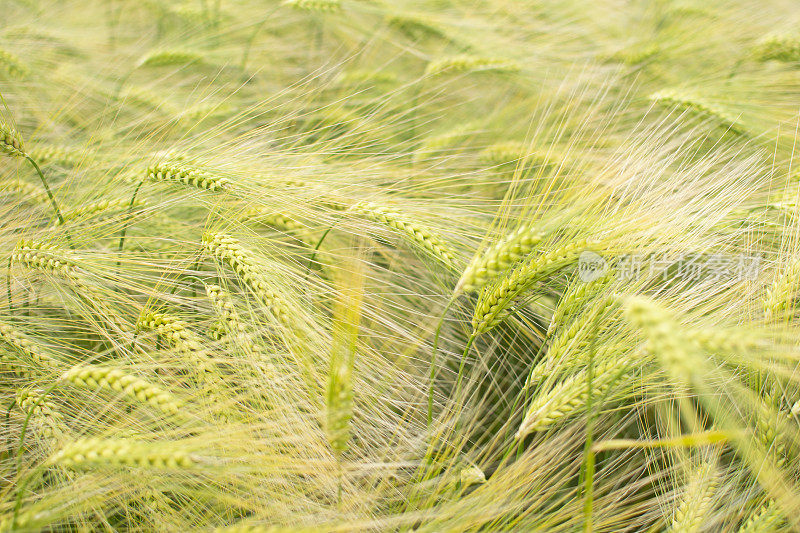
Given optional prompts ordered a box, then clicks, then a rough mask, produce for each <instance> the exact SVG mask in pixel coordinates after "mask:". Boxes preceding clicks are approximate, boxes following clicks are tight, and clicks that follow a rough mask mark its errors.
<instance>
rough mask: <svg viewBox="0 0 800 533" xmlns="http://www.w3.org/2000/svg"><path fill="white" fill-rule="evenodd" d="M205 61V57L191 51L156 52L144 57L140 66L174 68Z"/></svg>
mask: <svg viewBox="0 0 800 533" xmlns="http://www.w3.org/2000/svg"><path fill="white" fill-rule="evenodd" d="M202 61H203V56H202V55H200V54H199V53H197V52H193V51H191V50H180V49H170V50H156V51H154V52H150V53H148V54H146V55H145V56H143V57H142V58H141V59H140V60H139V66H144V67H172V66H177V65H190V64H193V63H200V62H202Z"/></svg>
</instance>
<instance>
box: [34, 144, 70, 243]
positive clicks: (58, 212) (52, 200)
mask: <svg viewBox="0 0 800 533" xmlns="http://www.w3.org/2000/svg"><path fill="white" fill-rule="evenodd" d="M25 159H27V160H28V162H29V163H30V164H31V165H33V168H34V169H36V173H37V174H39V178H41V180H42V185H44V191H45V192H46V193H47V197H48V198H50V203H51V204H52V206H53V211H55V213H56V217H57V218H58V223H59V224H61V225H62V226H64V225H65V224H66V222H64V217H63V216H61V210H60V209H59V208H58V202H56V198H55V196H53V191H51V190H50V185H48V184H47V180H46V179H45V177H44V174H43V173H42V169H40V168H39V165H37V164H36V161H34V160H33V158H32V157H31V156H29V155H27V154H26V155H25ZM64 231H65V232H66V234H67V242H68V243H69V247H70V248H72V249H73V250H74V249H75V247H74V246H73V245H72V237H71V236H70V234H69V230H64Z"/></svg>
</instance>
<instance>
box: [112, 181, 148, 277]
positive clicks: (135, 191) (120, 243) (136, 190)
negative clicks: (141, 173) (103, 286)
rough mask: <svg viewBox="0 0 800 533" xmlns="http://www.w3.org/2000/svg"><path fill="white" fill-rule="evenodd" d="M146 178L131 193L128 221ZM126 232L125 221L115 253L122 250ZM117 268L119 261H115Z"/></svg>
mask: <svg viewBox="0 0 800 533" xmlns="http://www.w3.org/2000/svg"><path fill="white" fill-rule="evenodd" d="M146 179H147V178H143V179H142V181H140V182H139V185H137V186H136V189H134V191H133V196H131V202H130V203H129V204H128V219H130V217H131V213H133V206H134V204H135V203H136V195H138V194H139V189H141V188H142V185H144V182H145V180H146ZM127 232H128V222H127V221H126V223H125V225H124V226H122V231H121V232H120V235H119V246H118V247H117V252H119V253H122V249H123V247H124V246H125V234H126V233H127ZM117 268H119V261H117Z"/></svg>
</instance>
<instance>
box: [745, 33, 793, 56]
mask: <svg viewBox="0 0 800 533" xmlns="http://www.w3.org/2000/svg"><path fill="white" fill-rule="evenodd" d="M755 55H756V57H757V58H758V59H760V60H761V61H770V60H774V61H785V62H794V61H800V38H799V37H796V36H791V35H780V34H771V35H767V36H766V37H764V38H763V39H761V40H760V41H759V42H758V43H757V44H756V48H755Z"/></svg>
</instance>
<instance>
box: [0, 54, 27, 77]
mask: <svg viewBox="0 0 800 533" xmlns="http://www.w3.org/2000/svg"><path fill="white" fill-rule="evenodd" d="M0 67H2V68H3V69H5V71H6V72H8V74H9V75H10V76H11V77H12V78H25V77H27V76H28V74H29V73H30V71H29V69H28V67H26V66H25V64H24V63H23V62H22V60H21V59H20V58H19V57H17V56H15V55H14V54H12V53H11V52H9V51H7V50H2V49H0Z"/></svg>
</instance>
